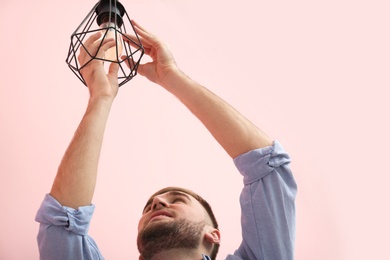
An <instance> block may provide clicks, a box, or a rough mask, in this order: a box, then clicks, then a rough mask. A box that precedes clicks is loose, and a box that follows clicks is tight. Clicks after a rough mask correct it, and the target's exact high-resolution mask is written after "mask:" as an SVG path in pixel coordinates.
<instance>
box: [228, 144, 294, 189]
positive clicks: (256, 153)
mask: <svg viewBox="0 0 390 260" xmlns="http://www.w3.org/2000/svg"><path fill="white" fill-rule="evenodd" d="M290 161H291V160H290V157H289V155H288V154H287V153H286V151H285V150H284V148H283V146H282V145H281V144H280V143H279V142H278V141H277V140H276V141H274V143H273V144H272V146H267V147H263V148H259V149H254V150H252V151H249V152H247V153H244V154H241V155H239V156H237V157H236V158H235V159H234V163H235V165H236V167H237V169H238V170H239V171H240V173H241V174H242V176H243V177H244V185H248V184H250V183H253V182H256V181H258V180H260V179H261V178H263V177H264V176H266V175H267V174H268V173H270V172H272V171H273V170H274V168H275V167H279V166H281V165H283V164H286V163H290Z"/></svg>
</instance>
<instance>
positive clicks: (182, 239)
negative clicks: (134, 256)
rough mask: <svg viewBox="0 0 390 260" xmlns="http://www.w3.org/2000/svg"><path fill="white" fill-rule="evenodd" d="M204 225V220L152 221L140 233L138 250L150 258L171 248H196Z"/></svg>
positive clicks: (146, 259)
mask: <svg viewBox="0 0 390 260" xmlns="http://www.w3.org/2000/svg"><path fill="white" fill-rule="evenodd" d="M204 227H205V222H204V221H202V222H191V221H189V220H186V219H179V220H176V221H169V222H163V223H151V224H149V225H147V226H146V227H145V228H143V229H142V230H141V231H140V232H139V234H138V237H137V246H138V251H139V252H140V254H141V255H142V256H143V258H144V259H145V260H148V259H151V258H152V257H153V256H154V255H155V254H157V253H160V252H162V251H165V250H169V249H196V248H198V246H199V243H200V239H201V236H202V231H203V228H204Z"/></svg>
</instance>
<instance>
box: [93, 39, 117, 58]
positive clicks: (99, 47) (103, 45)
mask: <svg viewBox="0 0 390 260" xmlns="http://www.w3.org/2000/svg"><path fill="white" fill-rule="evenodd" d="M115 45H116V41H115V40H114V39H112V38H111V39H104V40H103V42H100V41H97V42H95V43H94V49H95V50H96V51H94V52H95V53H96V57H97V58H99V59H102V58H103V57H104V54H105V53H106V51H107V50H108V49H110V48H112V47H114V46H115Z"/></svg>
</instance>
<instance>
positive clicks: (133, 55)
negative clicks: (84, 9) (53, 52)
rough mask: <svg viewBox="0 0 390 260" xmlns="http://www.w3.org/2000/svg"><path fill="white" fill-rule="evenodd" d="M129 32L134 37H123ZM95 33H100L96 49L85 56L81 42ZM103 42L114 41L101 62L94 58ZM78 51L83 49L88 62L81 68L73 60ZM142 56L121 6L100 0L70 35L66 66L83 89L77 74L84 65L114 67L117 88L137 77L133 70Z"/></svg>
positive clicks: (75, 58)
mask: <svg viewBox="0 0 390 260" xmlns="http://www.w3.org/2000/svg"><path fill="white" fill-rule="evenodd" d="M95 21H96V23H95ZM130 29H131V30H132V32H133V34H134V35H135V36H136V37H134V39H132V38H129V37H128V36H126V34H127V33H128V32H127V30H130ZM98 31H101V32H102V37H101V43H100V46H99V49H98V50H97V52H96V53H89V52H88V50H87V49H86V48H85V46H84V44H83V42H84V41H85V40H86V39H87V38H88V37H89V36H90V35H91V34H94V33H96V32H98ZM105 38H113V39H115V42H116V45H115V46H114V47H112V48H110V49H108V50H107V51H106V53H105V56H104V57H103V58H98V57H96V55H97V53H98V52H99V50H100V48H101V46H102V42H103V40H104V39H105ZM123 38H126V39H127V40H128V41H130V42H131V43H132V44H131V45H132V46H130V44H129V43H128V42H127V41H123ZM81 48H84V49H85V50H86V53H87V54H88V55H89V57H90V58H91V59H90V60H89V61H87V62H86V63H85V64H80V63H79V61H78V59H77V56H78V55H79V53H80V49H81ZM144 52H145V51H144V48H143V46H142V43H141V41H140V40H139V37H138V35H137V33H136V32H135V30H134V27H133V24H132V22H131V20H130V18H129V15H128V14H127V12H126V10H125V8H124V7H123V5H122V4H121V3H120V2H119V1H117V0H100V1H99V2H98V3H97V4H96V5H95V6H94V7H93V8H92V9H91V11H90V12H89V14H88V15H87V16H86V17H85V18H84V20H83V21H82V22H81V24H80V25H79V26H78V27H77V29H76V30H75V32H74V33H73V34H72V36H71V43H70V47H69V52H68V57H67V58H66V63H67V64H68V66H69V68H70V69H71V70H72V71H73V72H74V74H75V75H76V76H77V77H78V78H79V79H80V80H81V81H82V82H83V83H84V85H86V82H85V80H84V78H83V76H82V75H81V73H80V70H81V69H83V68H84V67H85V66H86V65H88V63H89V62H91V61H92V60H94V59H97V60H102V61H104V62H115V63H118V64H119V72H118V84H119V86H122V85H123V84H125V83H127V82H128V81H130V80H131V79H132V78H133V77H134V76H135V75H137V69H138V66H139V63H140V61H141V58H142V56H143V54H144ZM123 55H125V56H126V58H124V59H123V60H122V59H121V56H123ZM125 62H128V64H129V66H127V65H126V64H125Z"/></svg>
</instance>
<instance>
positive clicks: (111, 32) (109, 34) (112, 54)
mask: <svg viewBox="0 0 390 260" xmlns="http://www.w3.org/2000/svg"><path fill="white" fill-rule="evenodd" d="M100 28H101V29H103V30H102V32H103V35H102V37H101V38H100V39H101V40H104V39H114V40H116V44H115V45H116V46H113V47H111V48H110V49H108V50H107V51H106V53H105V55H104V59H106V60H109V61H116V62H118V61H119V59H118V58H120V57H121V55H122V51H123V42H122V41H123V40H122V34H121V33H119V32H118V31H117V30H118V26H117V25H116V24H115V23H113V22H105V23H102V24H101V25H100ZM115 34H116V35H115ZM103 37H104V39H103ZM117 50H118V53H117Z"/></svg>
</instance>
